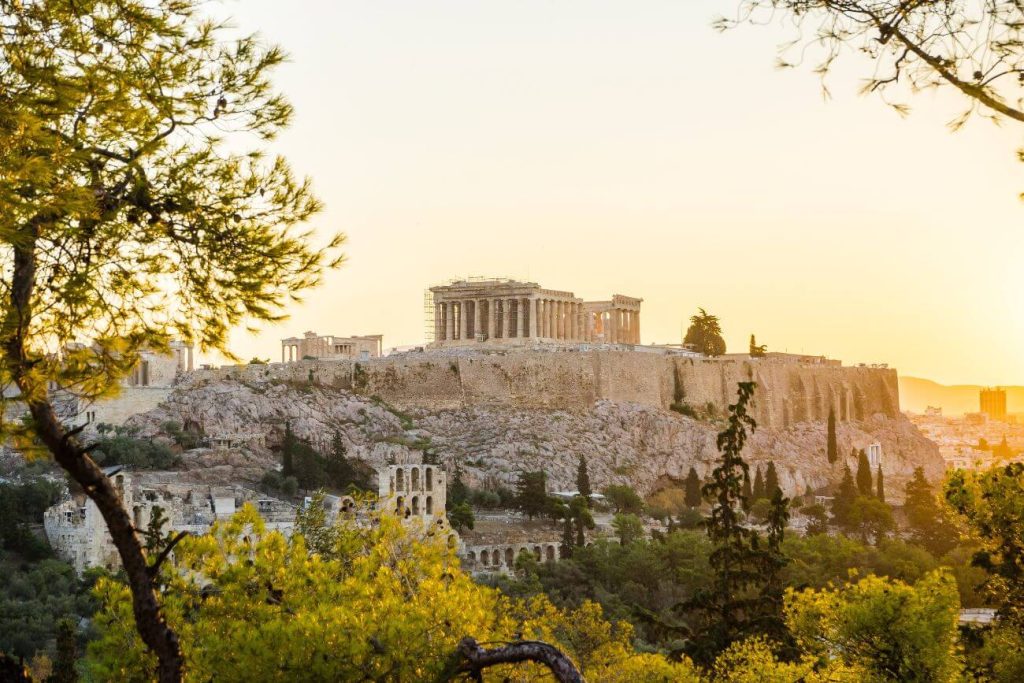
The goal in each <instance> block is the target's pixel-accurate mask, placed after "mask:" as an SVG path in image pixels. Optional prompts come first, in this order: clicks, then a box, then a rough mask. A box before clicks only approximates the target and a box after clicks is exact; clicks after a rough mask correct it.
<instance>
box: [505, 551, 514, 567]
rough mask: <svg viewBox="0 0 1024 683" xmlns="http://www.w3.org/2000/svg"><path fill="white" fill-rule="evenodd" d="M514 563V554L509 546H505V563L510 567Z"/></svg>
mask: <svg viewBox="0 0 1024 683" xmlns="http://www.w3.org/2000/svg"><path fill="white" fill-rule="evenodd" d="M515 563H516V554H515V551H513V550H512V548H511V547H508V548H505V564H506V565H507V566H509V567H512V566H513V565H515Z"/></svg>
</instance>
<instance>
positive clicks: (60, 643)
mask: <svg viewBox="0 0 1024 683" xmlns="http://www.w3.org/2000/svg"><path fill="white" fill-rule="evenodd" d="M77 661H78V637H77V635H76V633H75V622H74V621H72V620H71V618H70V617H64V618H63V619H61V620H60V621H58V622H57V654H56V656H55V658H54V660H53V673H52V674H51V675H50V677H49V679H47V680H50V681H53V682H54V683H75V681H77V680H78V671H77V670H76V669H75V662H77Z"/></svg>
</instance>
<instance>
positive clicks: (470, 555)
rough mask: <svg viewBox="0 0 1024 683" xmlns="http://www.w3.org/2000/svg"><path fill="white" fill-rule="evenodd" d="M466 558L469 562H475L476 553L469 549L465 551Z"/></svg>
mask: <svg viewBox="0 0 1024 683" xmlns="http://www.w3.org/2000/svg"><path fill="white" fill-rule="evenodd" d="M466 559H468V560H469V562H470V563H471V564H476V553H475V552H473V551H472V550H470V551H469V552H468V553H466Z"/></svg>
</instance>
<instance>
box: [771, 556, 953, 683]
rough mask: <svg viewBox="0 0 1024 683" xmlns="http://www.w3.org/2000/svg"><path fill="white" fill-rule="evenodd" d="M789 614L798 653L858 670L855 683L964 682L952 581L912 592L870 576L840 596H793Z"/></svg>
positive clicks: (935, 581) (931, 579)
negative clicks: (858, 682)
mask: <svg viewBox="0 0 1024 683" xmlns="http://www.w3.org/2000/svg"><path fill="white" fill-rule="evenodd" d="M786 607H787V623H788V624H789V627H790V629H791V630H792V632H793V633H794V634H795V636H796V638H797V642H798V644H799V645H800V646H801V649H802V650H803V651H804V652H806V653H808V654H810V655H811V656H817V657H820V658H821V659H822V660H836V659H838V660H839V661H841V662H843V663H845V664H846V665H848V666H852V667H856V668H858V669H861V670H862V671H863V672H864V674H863V675H861V676H858V677H857V678H856V680H877V681H956V680H962V679H961V678H960V677H961V675H962V664H961V662H960V659H959V657H958V652H957V650H958V643H957V616H958V613H959V610H960V601H959V597H958V595H957V590H956V582H954V581H953V578H952V577H951V576H950V575H949V574H948V573H945V572H935V573H932V574H929V575H928V576H926V577H925V578H923V579H921V580H920V581H918V582H917V583H916V584H914V585H907V584H905V583H903V582H902V581H894V580H892V579H883V578H880V577H875V576H869V577H867V578H865V579H861V580H860V581H858V582H857V583H854V584H851V585H847V586H844V587H841V588H835V589H833V588H825V589H821V590H806V591H803V592H799V593H798V592H791V593H790V594H789V596H788V599H787V605H786ZM839 680H842V679H839Z"/></svg>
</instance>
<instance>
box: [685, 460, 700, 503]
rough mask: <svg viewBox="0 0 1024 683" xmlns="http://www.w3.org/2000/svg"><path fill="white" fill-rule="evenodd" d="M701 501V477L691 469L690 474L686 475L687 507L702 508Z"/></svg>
mask: <svg viewBox="0 0 1024 683" xmlns="http://www.w3.org/2000/svg"><path fill="white" fill-rule="evenodd" d="M701 500H702V496H701V495H700V477H699V476H697V470H695V469H694V468H693V467H691V468H690V472H689V474H687V475H686V498H685V502H686V506H687V507H690V508H698V507H700V503H701Z"/></svg>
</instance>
